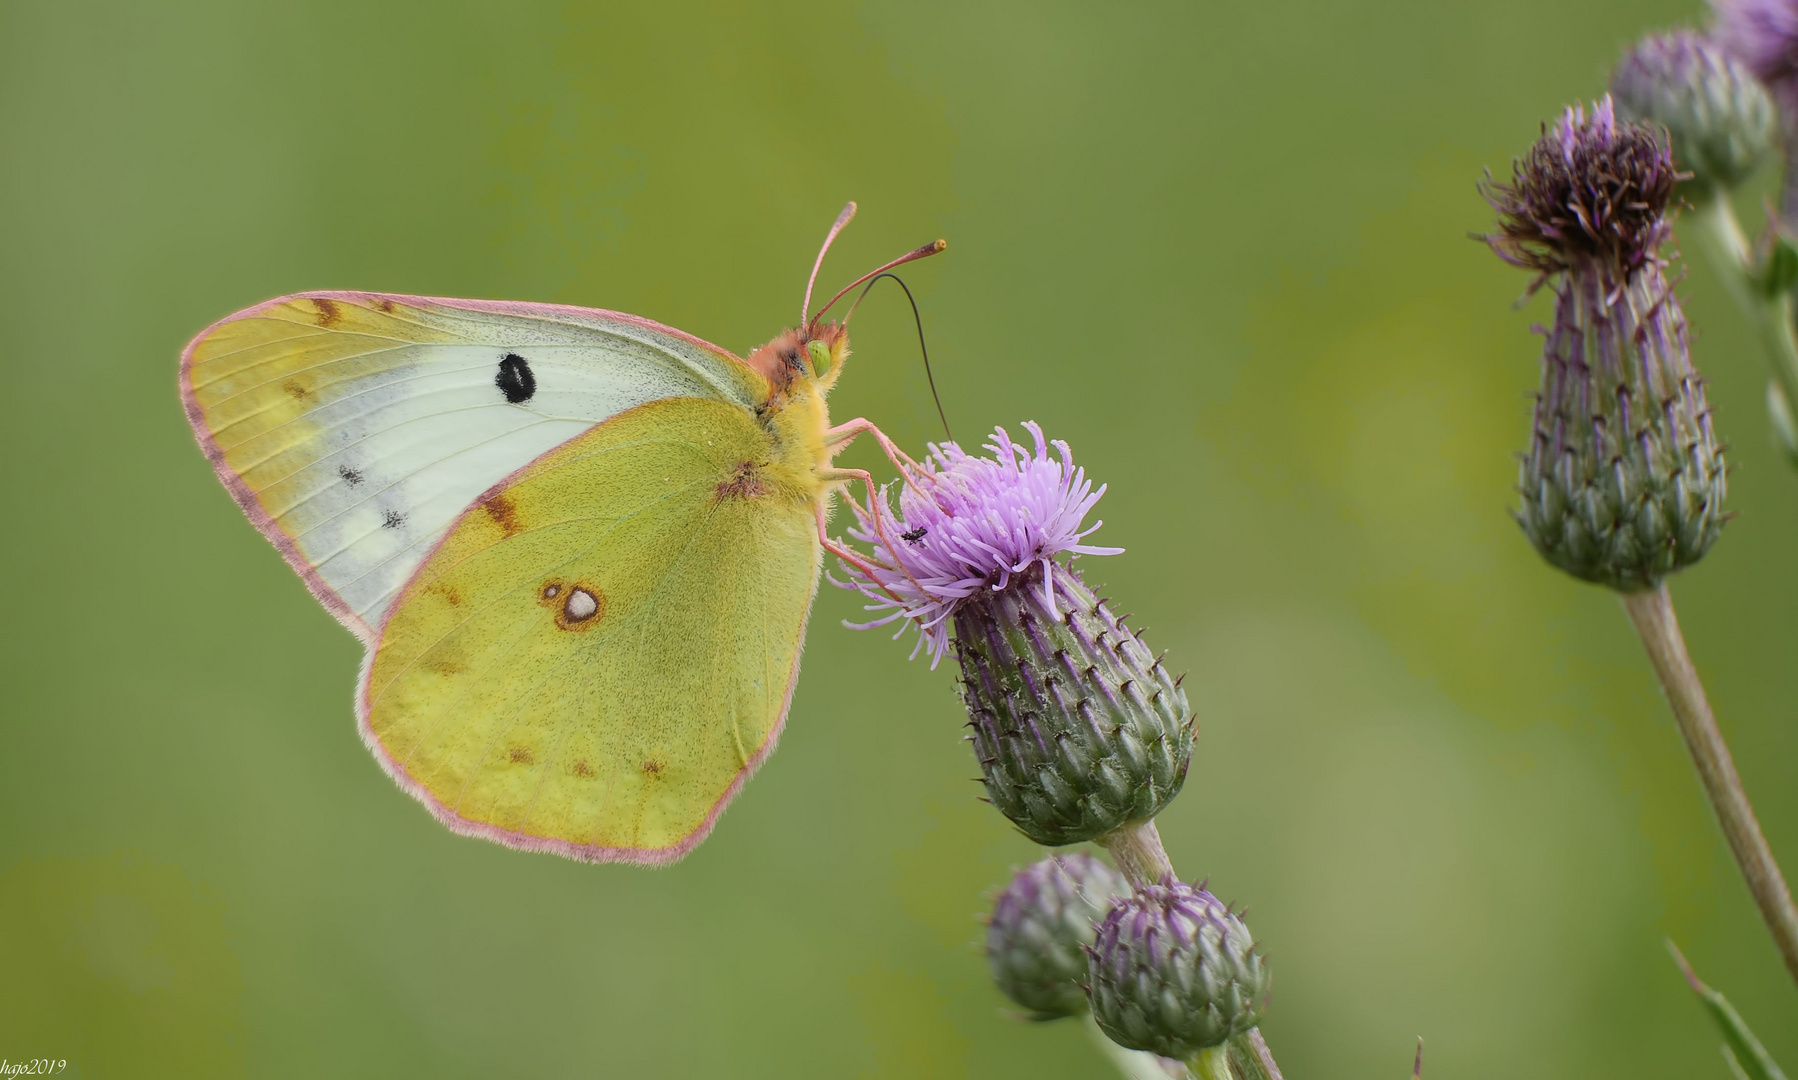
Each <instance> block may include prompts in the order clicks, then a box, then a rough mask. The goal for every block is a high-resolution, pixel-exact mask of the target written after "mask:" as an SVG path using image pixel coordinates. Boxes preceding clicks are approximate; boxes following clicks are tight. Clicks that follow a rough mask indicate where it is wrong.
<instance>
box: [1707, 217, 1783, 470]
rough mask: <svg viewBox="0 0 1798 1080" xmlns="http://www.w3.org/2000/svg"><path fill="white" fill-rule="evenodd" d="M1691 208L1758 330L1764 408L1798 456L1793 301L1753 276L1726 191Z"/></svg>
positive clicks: (1720, 269)
mask: <svg viewBox="0 0 1798 1080" xmlns="http://www.w3.org/2000/svg"><path fill="white" fill-rule="evenodd" d="M1692 214H1693V216H1694V217H1695V218H1697V219H1698V223H1699V225H1700V229H1699V238H1700V240H1701V242H1702V245H1703V247H1704V249H1705V252H1706V253H1707V254H1708V255H1709V256H1710V259H1711V262H1712V264H1713V265H1714V266H1715V267H1716V268H1717V272H1718V273H1719V274H1721V275H1722V276H1723V284H1724V287H1725V288H1727V289H1728V290H1729V294H1730V295H1731V296H1733V297H1735V299H1736V303H1737V304H1739V305H1741V307H1742V310H1743V311H1745V312H1747V314H1748V317H1749V318H1750V319H1751V320H1752V321H1753V322H1754V325H1755V329H1756V330H1757V331H1759V332H1760V337H1761V347H1762V348H1763V349H1765V350H1766V353H1767V360H1768V362H1769V363H1770V364H1772V366H1773V379H1772V381H1771V382H1770V383H1769V384H1768V386H1767V408H1768V410H1769V411H1770V412H1771V413H1772V415H1773V424H1774V427H1775V430H1776V433H1777V434H1778V435H1779V438H1780V442H1781V443H1782V444H1783V445H1784V447H1785V449H1786V452H1787V453H1788V454H1790V455H1792V456H1794V457H1795V458H1798V444H1795V440H1794V433H1793V431H1792V419H1791V418H1792V415H1793V413H1792V403H1794V402H1798V329H1795V328H1794V326H1793V322H1792V320H1793V302H1792V294H1791V292H1790V291H1789V290H1781V291H1780V292H1779V294H1778V295H1776V296H1767V295H1766V294H1765V292H1764V290H1762V289H1761V287H1760V285H1759V284H1758V283H1757V282H1756V281H1755V280H1754V278H1755V274H1756V270H1757V262H1758V260H1757V259H1756V258H1755V255H1754V249H1753V247H1752V246H1751V245H1750V244H1749V242H1748V236H1747V234H1746V233H1744V232H1743V231H1742V223H1741V222H1740V221H1739V220H1738V219H1737V218H1736V210H1735V207H1734V206H1733V205H1731V203H1730V201H1729V193H1728V192H1727V191H1722V190H1718V191H1712V192H1710V193H1708V194H1705V195H1701V196H1698V197H1697V201H1696V204H1695V205H1694V206H1693V208H1692Z"/></svg>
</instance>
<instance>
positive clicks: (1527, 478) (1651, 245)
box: [1484, 98, 1726, 592]
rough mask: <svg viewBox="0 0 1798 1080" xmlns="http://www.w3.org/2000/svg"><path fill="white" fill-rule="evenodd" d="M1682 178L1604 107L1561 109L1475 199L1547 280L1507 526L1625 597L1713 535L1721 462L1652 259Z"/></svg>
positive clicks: (1652, 143) (1665, 156)
mask: <svg viewBox="0 0 1798 1080" xmlns="http://www.w3.org/2000/svg"><path fill="white" fill-rule="evenodd" d="M1677 177H1678V174H1677V173H1676V171H1675V170H1674V167H1673V158H1672V154H1671V152H1670V151H1669V149H1668V147H1667V145H1666V144H1665V143H1664V142H1663V141H1662V140H1661V139H1660V137H1659V135H1658V134H1657V133H1656V132H1654V131H1652V130H1650V129H1648V128H1646V127H1643V126H1642V125H1639V124H1619V123H1617V122H1616V120H1615V118H1614V116H1613V115H1612V110H1611V104H1610V99H1609V98H1606V99H1605V100H1603V101H1601V102H1599V103H1598V104H1597V106H1596V107H1594V109H1593V110H1592V114H1591V116H1590V118H1588V117H1587V115H1586V114H1585V112H1584V111H1583V110H1581V109H1579V108H1571V109H1568V110H1567V112H1566V114H1565V115H1564V116H1563V117H1562V119H1561V121H1560V122H1559V123H1557V124H1556V125H1555V126H1554V128H1553V129H1552V130H1545V131H1544V133H1543V135H1542V137H1541V139H1539V140H1538V141H1537V143H1536V145H1535V146H1534V147H1533V148H1532V149H1531V150H1530V152H1529V154H1528V155H1527V156H1525V157H1524V158H1523V159H1522V160H1521V161H1519V162H1518V163H1517V164H1516V166H1515V172H1514V175H1513V178H1512V181H1511V183H1509V184H1494V183H1491V182H1490V181H1489V182H1488V183H1487V185H1486V194H1487V198H1488V200H1489V201H1490V202H1491V203H1492V205H1493V207H1494V209H1496V210H1497V211H1498V213H1499V232H1498V233H1496V234H1494V235H1492V236H1488V237H1485V238H1484V239H1485V240H1486V242H1487V243H1488V244H1490V245H1491V247H1492V249H1493V250H1494V251H1495V252H1497V253H1498V255H1499V257H1500V258H1502V259H1504V260H1505V261H1506V262H1509V263H1512V264H1514V265H1517V266H1522V267H1525V268H1527V269H1531V270H1535V271H1537V272H1538V274H1539V275H1540V276H1539V277H1538V278H1537V279H1536V282H1535V283H1534V284H1533V285H1532V286H1531V287H1532V289H1533V288H1535V287H1537V286H1540V285H1541V284H1543V283H1545V282H1548V281H1551V280H1552V281H1554V283H1555V284H1554V291H1555V321H1554V326H1553V328H1552V329H1550V330H1548V331H1546V332H1545V334H1546V341H1545V344H1544V347H1543V354H1542V384H1541V390H1540V392H1539V393H1538V394H1537V397H1536V407H1535V423H1534V434H1533V438H1532V439H1531V441H1530V447H1529V449H1528V451H1526V452H1525V454H1524V455H1523V460H1522V465H1521V468H1520V471H1519V480H1518V486H1519V491H1520V494H1521V495H1522V499H1521V504H1520V506H1519V508H1518V513H1517V520H1518V524H1519V525H1521V526H1522V527H1523V531H1524V534H1525V535H1526V536H1528V537H1529V539H1530V542H1531V543H1532V544H1534V545H1535V547H1536V550H1537V551H1538V552H1540V553H1541V555H1542V557H1543V558H1545V559H1547V560H1548V562H1549V563H1551V564H1552V565H1554V566H1556V567H1558V568H1559V569H1561V570H1564V571H1566V572H1567V573H1569V574H1572V575H1574V576H1575V577H1578V578H1581V579H1582V580H1586V581H1591V582H1595V583H1597V584H1600V585H1605V586H1607V587H1609V588H1612V589H1616V590H1619V591H1622V592H1635V591H1639V590H1643V589H1651V588H1654V587H1656V586H1657V585H1659V584H1660V582H1661V580H1662V579H1663V578H1665V577H1666V576H1667V575H1668V574H1671V573H1673V572H1674V571H1676V570H1679V569H1681V568H1683V567H1685V566H1689V565H1691V564H1692V563H1694V562H1697V561H1698V560H1699V559H1700V558H1701V557H1703V555H1704V553H1705V552H1706V551H1707V550H1709V548H1710V546H1711V544H1712V543H1713V542H1714V541H1715V540H1716V538H1717V535H1718V532H1719V530H1721V528H1722V525H1723V520H1724V516H1723V513H1722V505H1723V496H1724V493H1725V488H1726V484H1725V479H1724V471H1725V470H1724V462H1723V451H1722V448H1721V446H1720V445H1719V443H1718V442H1717V440H1716V437H1715V435H1714V434H1713V432H1712V428H1711V412H1710V407H1709V406H1708V405H1707V404H1706V402H1705V398H1704V387H1703V382H1702V380H1700V379H1699V377H1698V375H1697V372H1696V371H1694V370H1693V367H1692V361H1691V356H1690V351H1689V348H1688V341H1687V334H1686V320H1685V314H1684V312H1683V311H1682V310H1681V309H1680V305H1679V299H1678V297H1677V296H1675V294H1674V292H1673V286H1672V284H1671V283H1670V282H1669V281H1668V279H1667V273H1666V267H1667V264H1666V260H1664V259H1663V258H1662V257H1661V255H1660V253H1659V249H1660V247H1661V245H1662V244H1663V243H1664V242H1665V241H1666V240H1667V238H1668V237H1669V235H1670V233H1671V231H1672V226H1671V223H1670V222H1669V220H1668V216H1667V207H1668V201H1669V199H1670V197H1671V195H1672V192H1673V186H1674V183H1675V181H1676V179H1677Z"/></svg>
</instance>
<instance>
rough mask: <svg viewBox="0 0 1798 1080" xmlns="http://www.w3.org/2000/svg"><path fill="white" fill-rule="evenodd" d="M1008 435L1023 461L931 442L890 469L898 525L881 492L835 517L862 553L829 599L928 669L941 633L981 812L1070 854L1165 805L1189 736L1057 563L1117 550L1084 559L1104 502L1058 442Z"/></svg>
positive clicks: (1141, 658)
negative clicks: (899, 643) (915, 458)
mask: <svg viewBox="0 0 1798 1080" xmlns="http://www.w3.org/2000/svg"><path fill="white" fill-rule="evenodd" d="M1024 427H1025V429H1026V430H1028V431H1029V432H1030V436H1031V439H1032V440H1033V441H1034V443H1035V446H1034V448H1031V447H1025V446H1020V445H1018V444H1017V443H1014V442H1012V441H1011V437H1010V436H1009V435H1007V434H1006V432H1005V429H1004V428H1000V429H998V430H997V431H995V432H994V433H993V438H992V441H991V442H989V443H988V444H987V449H988V450H989V451H990V453H991V456H990V457H975V456H973V455H971V454H967V453H964V452H963V451H962V449H961V448H960V447H958V446H956V445H955V444H954V443H945V444H943V445H940V446H933V447H931V450H930V455H929V456H928V457H927V458H926V459H925V460H924V462H923V463H921V464H914V463H907V464H906V466H905V467H904V470H903V471H904V473H905V484H904V487H903V488H902V489H901V490H900V492H899V499H898V502H899V506H898V511H897V512H895V511H894V509H893V506H892V500H891V499H889V498H888V496H887V493H886V491H885V489H882V491H881V492H880V493H879V497H878V498H876V499H875V500H874V502H873V505H872V506H866V507H864V506H861V505H859V504H857V503H856V502H855V501H854V500H850V505H851V507H852V508H853V509H854V511H855V516H856V524H855V526H854V527H853V528H851V529H850V530H849V535H850V536H852V537H854V538H855V539H856V540H858V541H860V542H862V543H864V544H868V545H871V546H872V548H873V552H872V554H871V555H869V556H867V557H866V558H865V559H861V558H855V559H850V558H846V559H845V560H844V565H845V568H846V572H847V574H848V579H847V580H845V581H837V580H836V579H834V578H833V579H832V582H833V583H834V584H836V585H837V586H839V587H841V588H845V589H855V590H856V591H858V592H860V593H861V594H862V595H863V596H865V597H866V598H867V599H868V600H869V605H868V610H870V611H873V612H878V613H880V614H879V617H878V618H875V619H873V620H872V621H870V622H867V623H862V624H859V626H858V628H861V629H865V628H867V627H872V626H882V625H885V624H887V623H891V622H900V624H901V625H900V627H899V633H898V634H896V635H894V636H895V637H897V636H900V635H903V634H904V633H905V630H906V628H907V627H908V626H915V627H917V629H918V644H917V646H916V647H914V648H913V650H912V655H913V656H916V655H917V654H918V650H920V649H925V650H928V651H929V652H930V656H931V666H933V667H934V666H935V665H936V662H937V661H939V660H941V659H942V657H943V655H944V654H945V653H946V652H948V651H949V644H950V639H951V634H953V638H954V644H955V657H956V660H957V662H958V663H959V665H960V668H961V698H962V703H963V705H965V706H966V707H967V710H968V727H969V728H970V729H972V732H971V734H970V735H969V736H968V739H969V741H970V742H971V743H972V744H973V748H974V757H975V759H976V760H977V761H978V762H979V763H980V771H981V778H982V780H983V781H984V782H985V784H986V793H987V798H988V800H989V801H991V802H992V804H993V805H994V806H996V807H998V808H999V810H1000V811H1001V812H1002V813H1004V814H1005V816H1006V817H1008V818H1010V819H1011V820H1012V822H1013V824H1015V825H1017V827H1018V828H1019V829H1021V830H1022V831H1023V832H1024V834H1025V835H1026V836H1028V837H1030V838H1031V839H1032V840H1035V841H1036V842H1037V843H1039V844H1048V845H1062V844H1077V843H1081V842H1083V841H1087V840H1096V839H1098V838H1099V837H1101V836H1104V835H1105V834H1107V833H1109V832H1111V831H1112V830H1114V829H1118V828H1121V827H1122V826H1124V825H1127V824H1130V823H1132V822H1141V821H1148V820H1149V819H1151V818H1153V817H1154V816H1155V815H1156V814H1157V813H1159V812H1160V811H1161V808H1162V807H1164V806H1166V805H1167V804H1168V802H1169V801H1170V800H1172V799H1173V797H1174V796H1175V795H1176V794H1178V793H1179V791H1180V786H1181V785H1182V784H1183V783H1185V781H1186V768H1187V765H1188V763H1189V762H1190V760H1191V758H1192V731H1193V720H1192V714H1191V713H1190V712H1189V711H1188V709H1187V706H1186V695H1185V693H1184V692H1183V691H1181V689H1180V681H1179V680H1178V679H1175V678H1172V677H1170V676H1169V675H1168V673H1167V671H1166V669H1164V668H1163V667H1162V665H1161V660H1160V658H1159V657H1157V656H1156V655H1155V654H1154V653H1153V652H1152V651H1150V649H1149V647H1148V646H1147V645H1146V644H1145V643H1144V642H1143V639H1142V635H1141V633H1140V632H1139V631H1137V630H1135V629H1133V628H1131V627H1128V626H1126V625H1125V619H1126V618H1128V616H1125V617H1124V618H1119V617H1117V616H1116V615H1114V614H1112V612H1111V611H1110V609H1109V608H1108V607H1107V606H1106V604H1105V602H1104V601H1102V600H1100V599H1099V598H1098V597H1096V596H1094V595H1093V593H1092V590H1091V589H1089V588H1087V587H1086V583H1085V582H1083V581H1082V580H1081V579H1080V574H1079V572H1078V571H1077V570H1075V569H1074V568H1073V567H1072V566H1071V565H1067V564H1066V563H1062V562H1058V561H1057V557H1058V556H1060V555H1063V554H1068V555H1115V554H1117V553H1118V552H1119V551H1121V550H1122V549H1121V548H1110V547H1098V546H1096V545H1093V544H1088V543H1085V540H1086V538H1087V537H1088V536H1090V535H1092V533H1093V530H1095V529H1097V528H1098V527H1099V524H1100V523H1099V522H1097V521H1095V522H1093V523H1092V524H1090V525H1089V524H1087V521H1086V516H1087V514H1089V513H1090V512H1091V511H1092V508H1093V505H1094V504H1095V503H1097V502H1098V501H1099V497H1100V496H1101V495H1103V494H1104V493H1105V489H1104V488H1103V487H1098V488H1094V486H1093V484H1092V482H1091V481H1089V480H1088V479H1087V478H1086V472H1085V470H1083V469H1080V468H1078V467H1076V466H1075V465H1074V457H1073V454H1072V452H1071V451H1069V449H1068V446H1067V444H1066V443H1062V442H1056V443H1050V442H1049V441H1048V440H1047V439H1045V438H1044V437H1043V433H1042V429H1041V428H1039V427H1037V426H1036V425H1035V424H1025V425H1024ZM1051 445H1052V446H1054V447H1055V450H1056V452H1055V453H1054V454H1051V453H1050V451H1049V448H1050V446H1051ZM850 625H851V626H857V625H858V624H854V623H851V624H850Z"/></svg>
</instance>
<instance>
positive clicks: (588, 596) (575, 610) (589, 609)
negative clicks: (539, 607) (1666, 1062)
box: [562, 589, 599, 622]
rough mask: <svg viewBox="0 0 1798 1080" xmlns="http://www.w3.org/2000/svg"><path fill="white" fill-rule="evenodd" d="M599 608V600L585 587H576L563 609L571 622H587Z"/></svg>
mask: <svg viewBox="0 0 1798 1080" xmlns="http://www.w3.org/2000/svg"><path fill="white" fill-rule="evenodd" d="M598 610H599V601H597V600H595V599H593V594H592V593H590V592H588V591H587V590H585V589H575V590H574V591H573V592H571V593H569V594H568V603H567V605H566V606H565V607H564V608H563V609H562V611H563V613H564V614H565V615H567V616H568V621H569V622H585V621H587V620H588V619H591V618H592V617H593V615H594V613H595V612H597V611H598Z"/></svg>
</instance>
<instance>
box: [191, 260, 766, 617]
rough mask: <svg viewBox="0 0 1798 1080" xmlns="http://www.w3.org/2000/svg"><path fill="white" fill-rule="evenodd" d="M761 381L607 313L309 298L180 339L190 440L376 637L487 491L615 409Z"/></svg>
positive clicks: (332, 604) (331, 600) (327, 596)
mask: <svg viewBox="0 0 1798 1080" xmlns="http://www.w3.org/2000/svg"><path fill="white" fill-rule="evenodd" d="M762 382H763V381H762V380H760V379H759V377H757V376H755V375H754V374H753V373H752V372H750V371H749V369H747V368H746V367H745V366H744V365H743V363H742V362H741V361H739V360H737V359H736V358H735V357H732V356H730V355H729V354H728V353H726V352H724V351H723V350H721V349H718V348H717V347H716V346H712V345H708V344H706V343H705V342H702V341H699V340H698V339H696V338H692V337H689V336H687V335H685V334H681V333H679V332H678V331H675V330H672V329H670V328H668V327H664V326H660V325H658V324H655V323H652V322H649V321H648V320H644V319H638V318H635V317H632V316H628V315H620V314H616V313H613V312H605V311H596V310H590V309H582V308H567V307H558V306H554V305H544V304H511V303H505V302H494V301H469V300H442V299H433V298H426V297H415V296H388V295H380V294H371V293H342V292H338V293H312V294H302V295H297V296H291V297H283V298H281V299H279V300H272V301H269V302H268V303H266V304H262V305H259V306H257V307H255V308H251V309H248V310H246V311H242V312H239V313H237V314H236V315H232V316H230V317H229V318H227V319H224V320H222V321H220V322H219V323H217V324H215V325H213V326H212V327H209V328H208V329H207V330H205V331H204V332H202V333H201V334H200V335H199V336H198V337H196V338H195V339H194V340H193V342H192V343H190V344H189V345H188V348H187V351H186V352H185V353H184V354H183V357H182V365H181V389H182V397H183V400H184V401H185V403H186V405H187V411H188V417H189V419H190V420H191V421H192V423H193V426H194V430H195V433H196V434H197V435H198V437H199V439H200V443H201V446H202V447H203V448H204V449H205V450H206V453H207V456H208V457H209V458H210V459H211V460H212V462H213V467H214V469H215V470H216V471H217V472H218V474H219V477H220V479H221V480H223V481H224V482H225V485H226V486H227V487H228V488H229V489H230V490H231V492H232V494H233V495H234V496H235V497H236V498H237V500H238V503H239V505H241V506H242V507H243V509H244V511H245V512H246V513H247V514H249V516H250V518H251V520H252V521H254V522H255V523H256V525H257V527H258V528H260V529H261V530H262V531H263V532H264V534H265V535H267V536H268V537H269V539H270V540H271V541H273V542H274V543H275V545H276V546H277V547H278V548H280V549H281V551H282V553H283V554H284V555H285V556H286V558H287V560H288V561H289V563H291V564H292V565H293V566H294V568H295V570H297V571H298V572H299V573H300V574H301V576H302V577H304V578H305V579H306V581H307V584H308V586H309V587H311V589H312V591H313V592H314V594H315V595H317V596H318V597H319V599H320V600H321V601H323V602H324V604H325V606H326V607H327V608H329V609H330V610H331V611H332V612H333V613H334V614H336V615H337V616H338V617H339V618H340V619H342V620H343V621H344V622H345V623H346V624H347V625H349V626H350V627H351V629H353V630H355V631H356V632H357V633H358V634H359V635H360V636H362V637H363V638H364V639H365V640H370V641H372V640H373V639H374V638H375V637H376V635H377V633H378V631H379V628H380V626H381V623H382V621H383V620H384V619H385V617H386V616H387V614H388V612H389V611H390V610H391V608H392V605H393V601H394V598H395V596H397V594H398V592H399V590H400V589H401V588H402V587H403V586H404V584H405V583H406V582H407V581H408V580H409V579H410V578H411V577H412V576H413V574H414V573H415V572H416V570H417V568H418V566H419V564H420V563H421V562H422V561H423V560H424V558H425V556H426V555H427V554H428V553H429V552H430V550H431V549H432V547H433V546H434V545H435V544H436V543H437V542H438V541H439V540H440V539H441V538H442V537H443V535H444V532H445V530H446V529H447V528H448V527H449V525H450V523H451V522H452V521H454V520H455V519H456V518H457V516H458V515H460V514H461V513H462V512H463V511H464V510H465V509H466V508H467V506H468V505H469V503H470V502H471V501H472V500H473V499H475V498H476V497H477V496H478V495H480V493H481V492H483V491H485V490H487V489H488V488H489V487H491V486H492V485H493V484H495V483H497V482H499V481H500V480H501V479H502V478H504V477H505V476H507V475H509V474H511V473H513V472H515V471H516V470H518V469H519V468H521V467H523V466H524V465H525V464H527V463H528V462H530V461H532V460H533V459H535V458H536V457H538V456H539V455H541V454H543V453H545V452H547V451H549V450H550V449H552V448H553V447H555V446H557V445H558V444H560V443H563V442H565V441H567V440H569V439H571V438H574V437H576V436H578V435H580V434H581V433H582V432H584V431H586V430H587V429H589V428H590V427H592V426H593V425H594V424H596V423H598V422H600V421H603V420H605V419H606V418H608V417H611V416H615V415H617V414H619V413H620V412H623V411H624V410H626V409H629V408H632V407H634V406H638V405H641V404H644V403H646V402H650V401H655V400H657V399H661V398H669V397H697V398H704V399H712V400H717V401H723V402H731V403H734V404H737V405H742V406H753V405H754V404H755V401H756V399H757V397H758V392H759V393H762V394H765V389H761V390H759V391H758V383H762Z"/></svg>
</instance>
